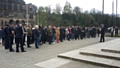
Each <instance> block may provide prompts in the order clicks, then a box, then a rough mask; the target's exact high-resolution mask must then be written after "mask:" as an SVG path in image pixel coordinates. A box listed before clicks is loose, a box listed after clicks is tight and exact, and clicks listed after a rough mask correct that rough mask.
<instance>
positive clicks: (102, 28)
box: [100, 24, 105, 42]
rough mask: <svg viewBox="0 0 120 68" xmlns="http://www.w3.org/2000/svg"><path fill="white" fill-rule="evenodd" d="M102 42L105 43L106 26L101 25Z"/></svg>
mask: <svg viewBox="0 0 120 68" xmlns="http://www.w3.org/2000/svg"><path fill="white" fill-rule="evenodd" d="M100 42H105V26H104V24H101V38H100Z"/></svg>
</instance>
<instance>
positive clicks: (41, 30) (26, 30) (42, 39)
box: [0, 22, 105, 53]
mask: <svg viewBox="0 0 120 68" xmlns="http://www.w3.org/2000/svg"><path fill="white" fill-rule="evenodd" d="M100 34H101V39H100V42H104V41H105V40H104V34H105V29H104V25H102V28H97V27H94V26H92V27H82V26H66V27H63V26H52V25H49V26H42V25H34V26H32V25H30V24H28V25H26V24H23V23H19V24H18V25H17V26H14V24H13V23H12V22H10V23H9V24H6V25H5V26H4V28H2V27H1V28H0V37H1V39H2V44H3V45H4V47H5V50H9V51H10V52H14V49H13V47H12V45H13V44H14V43H13V40H14V39H15V44H16V52H17V53H18V52H20V50H19V49H21V52H26V50H25V49H24V45H27V47H28V48H31V44H35V48H36V49H38V48H39V46H40V45H43V44H46V43H47V42H48V43H49V44H50V45H51V44H55V43H59V42H64V40H68V41H71V40H78V39H84V38H95V37H96V36H98V37H99V35H100ZM26 38H27V41H25V39H26ZM25 43H26V44H25Z"/></svg>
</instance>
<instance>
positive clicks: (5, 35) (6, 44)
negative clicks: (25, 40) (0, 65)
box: [3, 24, 9, 50]
mask: <svg viewBox="0 0 120 68" xmlns="http://www.w3.org/2000/svg"><path fill="white" fill-rule="evenodd" d="M8 27H9V25H8V24H6V25H5V28H4V29H3V32H4V43H5V44H4V46H5V49H6V50H7V49H9V41H8V39H9V28H8Z"/></svg>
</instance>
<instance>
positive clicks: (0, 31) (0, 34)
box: [0, 26, 2, 44]
mask: <svg viewBox="0 0 120 68" xmlns="http://www.w3.org/2000/svg"><path fill="white" fill-rule="evenodd" d="M0 44H2V26H0Z"/></svg>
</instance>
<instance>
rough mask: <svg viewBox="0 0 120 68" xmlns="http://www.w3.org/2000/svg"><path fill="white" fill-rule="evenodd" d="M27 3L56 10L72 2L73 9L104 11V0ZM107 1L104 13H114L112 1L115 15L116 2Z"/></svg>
mask: <svg viewBox="0 0 120 68" xmlns="http://www.w3.org/2000/svg"><path fill="white" fill-rule="evenodd" d="M24 1H25V2H26V3H32V4H34V5H36V6H37V7H39V6H49V5H51V8H52V9H53V8H55V6H56V4H58V3H59V4H60V6H61V7H64V5H65V2H66V1H68V2H70V4H71V6H72V8H74V7H75V6H79V7H80V8H82V9H83V11H86V10H88V11H90V10H91V9H92V8H95V9H97V10H100V11H102V1H103V0H42V1H41V0H35V1H34V0H24ZM104 1H105V6H104V7H105V9H104V13H108V14H111V13H112V1H114V13H116V0H104ZM119 6H120V0H118V14H120V7H119Z"/></svg>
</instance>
